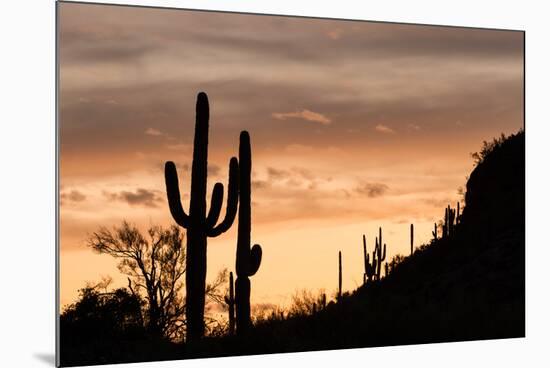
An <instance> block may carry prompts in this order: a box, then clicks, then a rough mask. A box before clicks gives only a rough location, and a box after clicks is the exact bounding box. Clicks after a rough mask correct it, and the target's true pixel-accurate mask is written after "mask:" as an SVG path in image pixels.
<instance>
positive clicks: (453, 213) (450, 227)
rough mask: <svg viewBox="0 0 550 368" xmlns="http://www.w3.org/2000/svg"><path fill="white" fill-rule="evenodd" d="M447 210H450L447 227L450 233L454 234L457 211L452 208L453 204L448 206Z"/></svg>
mask: <svg viewBox="0 0 550 368" xmlns="http://www.w3.org/2000/svg"><path fill="white" fill-rule="evenodd" d="M447 212H448V221H449V222H448V224H447V229H448V232H449V234H448V235H449V236H451V235H453V234H454V227H455V216H456V211H455V210H454V209H452V208H451V206H448V207H447Z"/></svg>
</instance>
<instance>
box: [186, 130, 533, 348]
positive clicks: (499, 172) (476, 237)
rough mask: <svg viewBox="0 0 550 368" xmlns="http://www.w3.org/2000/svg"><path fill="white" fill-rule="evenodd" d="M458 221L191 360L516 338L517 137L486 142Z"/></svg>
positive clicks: (520, 327)
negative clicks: (373, 277) (325, 298)
mask: <svg viewBox="0 0 550 368" xmlns="http://www.w3.org/2000/svg"><path fill="white" fill-rule="evenodd" d="M465 204H466V205H465V208H464V211H463V214H462V215H461V219H460V220H461V222H460V223H459V224H458V225H457V226H456V229H455V231H454V233H453V235H451V236H450V237H447V238H445V239H438V240H432V242H431V243H430V244H427V245H424V246H422V247H420V248H419V249H417V250H416V251H415V252H414V254H413V255H412V256H410V257H407V258H404V259H402V260H401V261H400V262H399V264H397V265H396V266H395V267H394V268H393V270H392V271H391V273H390V275H389V276H388V277H386V278H384V279H382V280H381V281H380V282H379V283H374V284H370V285H367V286H362V287H360V288H359V289H357V290H356V291H355V292H353V294H352V295H346V296H344V297H343V298H342V300H341V302H339V303H329V305H328V306H327V307H326V309H324V310H321V311H320V312H317V313H315V314H313V315H310V316H301V317H291V318H288V319H284V320H276V319H274V320H271V321H265V322H262V323H260V324H258V325H257V326H256V328H255V329H254V330H253V331H252V332H251V335H250V336H249V337H248V338H247V339H246V340H240V339H237V338H222V339H212V340H210V341H207V342H205V343H206V346H203V348H202V349H201V350H202V352H198V351H195V352H194V353H191V352H189V353H190V354H191V355H193V356H212V355H234V354H255V353H256V354H257V353H274V352H292V351H307V350H324V349H340V348H351V347H371V346H386V345H401V344H421V343H436V342H451V341H467V340H483V339H500V338H513V337H524V336H525V135H524V133H523V132H519V133H517V134H515V135H512V136H510V137H508V138H506V139H503V141H502V142H500V143H499V144H497V145H495V146H494V147H492V148H491V149H490V150H489V152H488V153H487V154H486V155H485V156H484V158H483V160H481V161H480V162H479V163H478V165H477V166H476V167H475V169H474V170H473V172H472V173H471V175H470V178H469V180H468V182H467V184H466V195H465Z"/></svg>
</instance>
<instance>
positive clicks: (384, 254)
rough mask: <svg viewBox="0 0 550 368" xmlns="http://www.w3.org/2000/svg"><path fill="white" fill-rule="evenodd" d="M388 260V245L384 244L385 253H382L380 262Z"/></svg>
mask: <svg viewBox="0 0 550 368" xmlns="http://www.w3.org/2000/svg"><path fill="white" fill-rule="evenodd" d="M385 260H386V243H384V251H383V252H382V257H380V261H385Z"/></svg>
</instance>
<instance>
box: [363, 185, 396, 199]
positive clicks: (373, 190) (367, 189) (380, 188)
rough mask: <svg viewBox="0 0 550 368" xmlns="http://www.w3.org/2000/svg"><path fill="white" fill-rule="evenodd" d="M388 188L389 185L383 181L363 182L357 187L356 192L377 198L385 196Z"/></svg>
mask: <svg viewBox="0 0 550 368" xmlns="http://www.w3.org/2000/svg"><path fill="white" fill-rule="evenodd" d="M388 189H389V187H388V186H387V185H386V184H383V183H362V184H360V185H359V186H357V187H356V188H355V192H356V193H358V194H362V195H366V196H367V197H369V198H376V197H381V196H383V195H384V194H385V193H386V192H387V191H388Z"/></svg>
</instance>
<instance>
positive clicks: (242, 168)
mask: <svg viewBox="0 0 550 368" xmlns="http://www.w3.org/2000/svg"><path fill="white" fill-rule="evenodd" d="M251 155H252V154H251V148H250V136H249V135H248V132H246V131H242V132H241V135H240V142H239V225H238V230H237V231H238V233H237V260H236V267H235V268H236V270H237V280H236V281H235V289H236V290H235V291H236V296H235V303H236V312H237V334H239V335H242V334H245V333H246V332H247V331H248V329H249V328H250V325H251V324H252V322H251V320H250V279H249V277H250V276H253V275H254V274H256V272H257V271H258V268H260V263H261V261H262V248H261V247H260V245H259V244H254V246H253V247H252V248H250V231H251V224H250V222H251V216H252V208H251V204H250V197H251V185H250V174H251V171H252V158H251Z"/></svg>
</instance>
